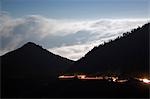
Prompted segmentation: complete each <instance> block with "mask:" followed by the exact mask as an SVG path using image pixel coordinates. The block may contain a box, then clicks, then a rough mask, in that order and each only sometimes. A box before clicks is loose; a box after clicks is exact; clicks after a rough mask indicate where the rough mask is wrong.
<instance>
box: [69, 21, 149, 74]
mask: <svg viewBox="0 0 150 99" xmlns="http://www.w3.org/2000/svg"><path fill="white" fill-rule="evenodd" d="M149 31H150V23H147V24H145V25H144V26H142V27H138V28H137V29H133V30H132V31H131V32H127V33H124V34H123V36H121V37H118V38H116V39H115V40H110V41H109V42H106V43H104V44H102V45H99V46H98V47H94V48H93V49H92V50H91V51H89V52H88V53H87V54H86V55H85V56H84V57H83V58H81V59H80V60H78V61H77V62H75V63H74V64H73V65H72V66H71V68H70V69H69V72H76V73H81V72H82V73H83V72H84V73H103V72H105V73H118V74H129V75H130V74H131V75H140V74H145V75H149Z"/></svg>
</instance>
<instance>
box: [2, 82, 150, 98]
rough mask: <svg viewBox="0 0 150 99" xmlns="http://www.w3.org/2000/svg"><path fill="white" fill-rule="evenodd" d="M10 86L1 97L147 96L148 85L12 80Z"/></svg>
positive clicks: (135, 83)
mask: <svg viewBox="0 0 150 99" xmlns="http://www.w3.org/2000/svg"><path fill="white" fill-rule="evenodd" d="M14 83H15V84H17V85H15V84H14V85H13V83H11V84H12V85H11V84H10V86H11V88H9V86H8V88H5V90H4V91H3V92H5V94H2V95H3V96H2V97H25V98H27V97H30V98H32V97H34V98H36V97H37V98H41V97H44V98H49V97H51V98H52V97H55V98H63V97H64V98H71V97H72V98H73V97H75V98H77V97H81V98H88V97H101V98H102V97H104V98H110V97H113V98H117V97H118V98H149V87H150V86H149V85H146V84H144V83H142V82H136V81H135V82H134V81H128V82H126V83H115V82H108V81H105V80H95V81H93V80H88V81H84V80H57V81H54V82H50V83H47V82H46V83H45V82H33V81H32V83H31V82H25V81H24V83H23V81H22V82H19V81H18V82H17V83H16V82H14ZM19 83H21V84H19ZM23 84H24V85H23ZM7 89H9V90H7Z"/></svg>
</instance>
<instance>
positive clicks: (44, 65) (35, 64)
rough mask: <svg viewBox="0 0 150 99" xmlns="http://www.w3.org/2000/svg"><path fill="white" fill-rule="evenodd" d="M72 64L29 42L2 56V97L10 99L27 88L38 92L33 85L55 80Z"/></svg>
mask: <svg viewBox="0 0 150 99" xmlns="http://www.w3.org/2000/svg"><path fill="white" fill-rule="evenodd" d="M72 63H73V61H71V60H68V59H66V58H63V57H61V56H58V55H54V54H53V53H51V52H49V51H47V50H46V49H43V48H42V47H41V46H39V45H36V44H34V43H32V42H28V43H27V44H25V45H23V46H22V47H21V48H18V49H16V50H14V51H11V52H9V53H7V54H5V55H3V56H1V67H2V68H1V69H2V73H1V75H2V90H3V91H2V92H3V94H2V96H4V97H5V96H8V97H9V96H12V95H15V94H17V93H19V92H20V91H21V90H23V91H22V93H23V92H24V91H25V90H24V88H26V87H27V88H29V87H30V88H29V89H30V90H31V89H34V90H36V88H33V85H36V84H38V83H40V84H41V83H42V82H49V81H53V80H55V78H56V77H57V76H58V75H59V73H61V72H63V71H65V70H66V69H67V68H68V67H69V66H70V65H71V64H72ZM42 84H43V83H42ZM40 86H41V85H40ZM25 93H26V92H25ZM16 96H17V95H16Z"/></svg>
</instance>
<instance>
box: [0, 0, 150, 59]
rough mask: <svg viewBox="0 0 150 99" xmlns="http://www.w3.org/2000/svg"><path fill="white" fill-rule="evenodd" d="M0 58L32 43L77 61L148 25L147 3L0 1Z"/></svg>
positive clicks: (131, 0)
mask: <svg viewBox="0 0 150 99" xmlns="http://www.w3.org/2000/svg"><path fill="white" fill-rule="evenodd" d="M0 5H1V6H0V8H1V11H0V42H1V43H0V55H3V54H4V53H6V52H9V51H12V50H14V49H17V48H18V47H21V46H22V45H23V44H25V43H27V42H29V41H30V42H35V43H37V44H39V45H42V46H43V48H46V49H47V50H49V51H51V52H53V53H55V54H58V55H61V56H63V57H67V58H69V59H72V60H77V59H79V58H81V57H83V56H84V55H85V54H86V53H87V52H88V51H89V50H91V49H92V48H93V47H94V46H98V45H99V44H101V43H103V42H104V41H108V40H110V39H114V38H116V37H117V36H120V35H121V34H122V33H123V32H126V31H130V30H131V29H133V28H137V27H138V26H142V25H143V24H145V23H147V22H149V19H148V18H149V17H150V1H149V0H0Z"/></svg>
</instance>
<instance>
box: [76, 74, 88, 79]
mask: <svg viewBox="0 0 150 99" xmlns="http://www.w3.org/2000/svg"><path fill="white" fill-rule="evenodd" d="M77 77H78V78H79V79H84V78H85V77H86V75H78V76H77Z"/></svg>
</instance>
